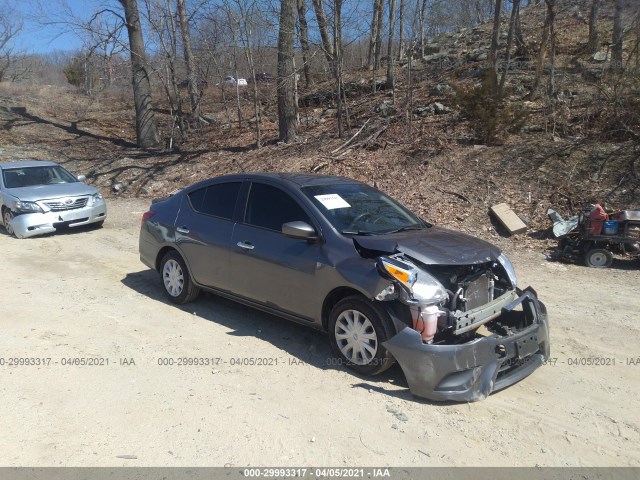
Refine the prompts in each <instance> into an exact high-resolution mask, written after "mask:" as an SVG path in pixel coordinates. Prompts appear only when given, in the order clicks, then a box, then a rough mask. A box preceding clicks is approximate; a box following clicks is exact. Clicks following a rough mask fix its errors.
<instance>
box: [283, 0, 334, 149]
mask: <svg viewBox="0 0 640 480" xmlns="http://www.w3.org/2000/svg"><path fill="white" fill-rule="evenodd" d="M315 2H316V0H314V3H315ZM295 27H296V0H280V31H279V34H278V76H277V79H276V81H277V82H278V84H277V96H278V129H279V132H280V141H282V142H285V143H291V142H293V141H295V139H296V137H297V135H298V122H297V118H298V115H297V113H298V105H296V102H295V89H294V82H295V75H296V71H295V67H294V64H293V55H294V51H293V43H294V32H295ZM332 57H333V55H332Z"/></svg>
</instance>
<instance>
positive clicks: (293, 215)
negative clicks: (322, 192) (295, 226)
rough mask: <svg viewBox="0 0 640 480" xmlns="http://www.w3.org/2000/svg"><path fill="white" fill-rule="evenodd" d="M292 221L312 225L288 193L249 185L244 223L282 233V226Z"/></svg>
mask: <svg viewBox="0 0 640 480" xmlns="http://www.w3.org/2000/svg"><path fill="white" fill-rule="evenodd" d="M294 221H302V222H307V223H308V224H310V225H312V223H311V220H310V219H309V215H307V213H306V212H305V211H304V210H303V208H302V207H301V206H300V204H299V203H298V202H297V201H296V200H295V199H293V198H292V197H291V196H290V195H289V194H288V193H285V192H283V191H282V190H280V189H279V188H276V187H272V186H271V185H265V184H263V183H253V184H251V190H250V191H249V198H248V200H247V210H246V213H245V217H244V222H245V223H246V224H248V225H253V226H255V227H261V228H266V229H269V230H275V231H278V232H280V231H282V224H283V223H288V222H294Z"/></svg>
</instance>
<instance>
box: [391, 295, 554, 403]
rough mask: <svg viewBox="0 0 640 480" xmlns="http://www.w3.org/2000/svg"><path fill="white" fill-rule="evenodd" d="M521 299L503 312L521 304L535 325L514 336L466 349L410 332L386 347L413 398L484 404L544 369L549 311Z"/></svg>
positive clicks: (480, 340) (477, 342)
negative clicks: (491, 397)
mask: <svg viewBox="0 0 640 480" xmlns="http://www.w3.org/2000/svg"><path fill="white" fill-rule="evenodd" d="M518 294H519V295H520V296H519V297H518V299H517V300H516V301H514V302H513V303H512V304H511V305H510V306H508V307H505V308H509V309H513V308H515V307H516V306H517V305H519V304H522V309H523V315H526V316H527V317H528V319H529V320H530V321H531V324H530V325H529V326H528V327H526V328H524V329H522V330H520V331H518V332H517V333H514V334H513V335H508V336H499V335H497V334H493V335H491V336H487V337H481V338H477V339H474V340H472V341H470V342H468V343H463V344H450V345H446V344H425V343H423V342H422V337H421V336H420V333H418V332H416V331H415V330H413V329H412V328H410V327H406V328H402V329H401V330H400V331H399V332H398V333H397V334H396V335H395V336H394V337H392V338H391V339H389V340H388V341H387V342H385V343H384V346H385V347H386V348H387V349H388V350H389V351H390V352H391V353H392V354H393V356H394V357H395V359H396V360H397V362H398V363H399V364H400V367H401V368H402V370H403V372H404V374H405V377H406V379H407V383H408V384H409V389H410V390H411V393H412V394H413V395H415V396H417V397H424V398H427V399H429V400H435V401H464V402H473V401H478V400H483V399H484V398H486V397H487V396H488V395H489V394H491V393H492V392H495V391H498V390H501V389H503V388H505V387H508V386H509V385H512V384H514V383H516V382H518V381H520V380H522V379H523V378H525V377H526V376H528V375H530V374H531V373H532V372H533V371H534V370H536V369H537V368H538V367H540V366H541V365H542V364H543V363H544V362H545V360H547V359H548V358H549V327H548V319H547V311H546V308H545V306H544V304H543V303H542V302H540V301H539V300H537V299H536V297H535V295H534V294H533V293H532V292H530V291H524V292H521V291H518Z"/></svg>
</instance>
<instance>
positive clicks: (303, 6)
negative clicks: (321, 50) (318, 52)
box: [297, 0, 313, 88]
mask: <svg viewBox="0 0 640 480" xmlns="http://www.w3.org/2000/svg"><path fill="white" fill-rule="evenodd" d="M297 7H298V25H299V26H300V47H301V48H302V71H303V73H304V84H305V86H306V87H307V88H309V87H310V86H311V84H312V83H313V79H312V78H311V66H310V65H309V62H310V61H311V54H310V49H309V26H308V24H307V1H306V0H297Z"/></svg>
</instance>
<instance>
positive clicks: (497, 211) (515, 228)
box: [491, 203, 527, 235]
mask: <svg viewBox="0 0 640 480" xmlns="http://www.w3.org/2000/svg"><path fill="white" fill-rule="evenodd" d="M491 213H493V214H494V215H495V216H496V218H497V219H498V220H499V221H500V223H501V224H502V225H504V227H505V228H506V229H507V230H509V233H510V234H511V235H515V234H517V233H522V232H526V231H527V226H526V225H525V224H524V222H523V221H522V220H520V217H518V215H516V213H515V212H514V211H513V210H511V209H510V208H509V205H507V204H506V203H499V204H497V205H494V206H493V207H491Z"/></svg>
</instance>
